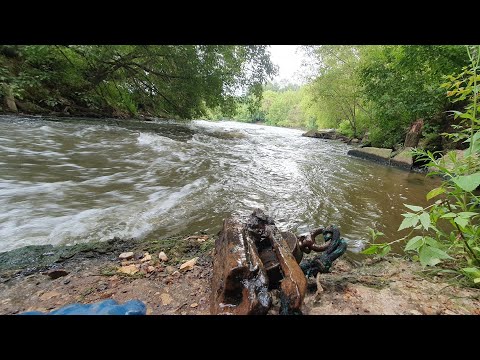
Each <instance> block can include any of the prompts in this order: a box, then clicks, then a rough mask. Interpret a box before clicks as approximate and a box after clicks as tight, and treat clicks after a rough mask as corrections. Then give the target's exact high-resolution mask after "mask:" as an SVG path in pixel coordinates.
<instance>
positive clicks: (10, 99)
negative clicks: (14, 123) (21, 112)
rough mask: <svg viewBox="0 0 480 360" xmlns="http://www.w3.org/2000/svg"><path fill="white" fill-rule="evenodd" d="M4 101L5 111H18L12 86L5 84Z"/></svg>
mask: <svg viewBox="0 0 480 360" xmlns="http://www.w3.org/2000/svg"><path fill="white" fill-rule="evenodd" d="M3 92H4V94H5V95H4V103H5V107H6V109H7V111H10V112H18V109H17V105H16V104H15V98H14V96H13V92H12V88H11V87H10V86H8V85H6V84H4V85H3Z"/></svg>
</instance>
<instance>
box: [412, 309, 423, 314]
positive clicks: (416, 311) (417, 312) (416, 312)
mask: <svg viewBox="0 0 480 360" xmlns="http://www.w3.org/2000/svg"><path fill="white" fill-rule="evenodd" d="M410 314H411V315H422V313H421V312H420V311H418V310H410Z"/></svg>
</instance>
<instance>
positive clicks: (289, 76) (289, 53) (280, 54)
mask: <svg viewBox="0 0 480 360" xmlns="http://www.w3.org/2000/svg"><path fill="white" fill-rule="evenodd" d="M298 47H299V45H270V54H271V59H272V62H273V63H274V64H276V65H278V66H279V67H280V68H279V74H278V75H277V76H276V77H275V78H274V79H273V81H274V82H280V81H282V80H287V81H289V82H291V83H294V84H301V83H302V79H301V77H300V76H299V75H300V71H299V70H300V66H301V63H302V56H301V55H300V52H299V53H298V54H297V53H296V50H297V48H298Z"/></svg>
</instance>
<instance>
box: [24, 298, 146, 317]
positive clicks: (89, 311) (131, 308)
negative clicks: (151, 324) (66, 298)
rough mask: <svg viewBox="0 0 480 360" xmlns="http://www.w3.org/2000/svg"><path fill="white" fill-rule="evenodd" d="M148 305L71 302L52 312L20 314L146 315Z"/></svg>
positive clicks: (134, 301) (139, 302) (140, 303)
mask: <svg viewBox="0 0 480 360" xmlns="http://www.w3.org/2000/svg"><path fill="white" fill-rule="evenodd" d="M146 313H147V307H146V306H145V304H144V303H143V302H142V301H140V300H130V301H127V302H126V303H124V304H118V303H117V302H116V301H115V300H113V299H108V300H104V301H100V302H97V303H94V304H79V303H76V304H70V305H65V306H63V307H61V308H60V309H57V310H53V311H51V312H41V311H27V312H23V313H21V314H20V315H145V314H146Z"/></svg>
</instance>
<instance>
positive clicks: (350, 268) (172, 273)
mask: <svg viewBox="0 0 480 360" xmlns="http://www.w3.org/2000/svg"><path fill="white" fill-rule="evenodd" d="M214 240H215V236H213V235H210V236H208V235H198V234H196V235H192V236H183V237H174V238H168V239H161V240H155V241H151V240H150V241H135V240H132V239H129V240H128V239H127V240H121V239H112V240H110V241H108V242H104V243H92V244H79V245H75V246H70V247H67V246H63V247H53V246H37V247H26V248H22V249H17V250H14V251H11V252H7V253H1V254H0V314H5V315H11V314H18V313H21V312H24V311H32V310H37V311H43V312H46V311H51V310H53V309H58V308H60V307H62V306H64V305H67V304H71V303H75V302H79V303H93V302H97V301H100V300H104V299H115V300H116V301H118V302H119V303H123V302H125V301H128V300H132V299H139V300H141V301H143V302H144V303H145V304H146V305H147V314H148V315H161V314H168V315H208V314H209V313H210V312H209V296H210V279H211V273H212V261H213V258H212V254H213V244H214ZM126 251H131V252H133V253H134V256H133V258H131V259H129V260H120V259H119V255H120V253H124V252H126ZM161 251H164V252H165V253H166V255H167V256H168V261H166V262H165V261H161V260H160V259H159V257H158V254H159V253H160V252H161ZM146 253H148V254H146ZM149 256H151V259H150V257H149ZM22 259H23V260H22ZM191 259H196V263H195V264H194V265H193V266H187V267H186V268H184V269H182V270H180V267H181V265H182V264H184V263H185V262H186V261H188V260H191ZM142 260H143V261H142ZM52 269H57V270H58V269H62V270H65V271H66V272H67V273H68V274H66V275H65V276H60V277H58V278H56V279H52V278H51V277H50V276H48V275H47V274H46V271H48V270H52ZM119 269H123V270H125V269H127V272H128V271H129V269H130V270H131V269H136V272H135V274H133V275H129V274H126V273H122V272H119ZM421 270H422V269H421V267H420V265H419V264H418V263H414V262H411V261H408V260H406V259H403V258H400V257H395V256H391V257H387V258H386V259H367V260H366V261H363V262H362V263H360V265H358V264H354V262H352V261H349V259H348V257H343V258H341V259H339V260H338V261H337V262H336V263H335V264H334V266H333V268H332V272H331V273H329V274H323V275H321V277H320V279H319V280H320V284H321V287H322V289H321V290H322V291H320V292H318V291H317V285H316V281H315V279H309V281H308V291H307V296H306V298H305V301H304V305H303V307H302V312H303V313H304V314H311V315H321V314H333V315H336V314H364V315H367V314H407V315H420V314H427V315H434V314H449V315H450V314H476V315H480V289H472V288H463V287H460V286H459V285H455V284H453V283H449V282H448V279H446V278H441V277H438V276H437V277H433V278H432V277H427V276H425V275H422V271H421ZM134 271H135V270H134ZM278 305H279V304H278V301H274V306H273V307H272V309H271V310H270V311H269V314H278Z"/></svg>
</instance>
